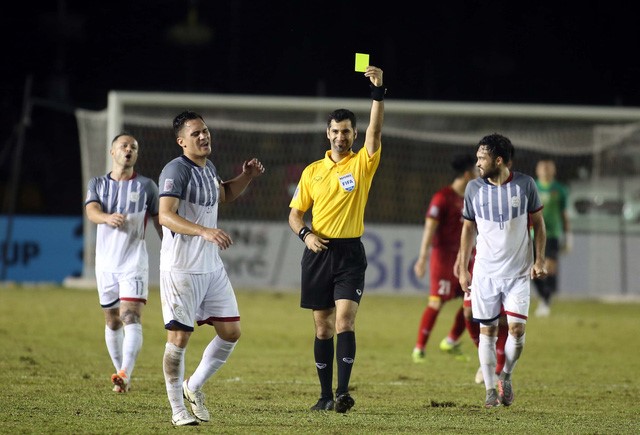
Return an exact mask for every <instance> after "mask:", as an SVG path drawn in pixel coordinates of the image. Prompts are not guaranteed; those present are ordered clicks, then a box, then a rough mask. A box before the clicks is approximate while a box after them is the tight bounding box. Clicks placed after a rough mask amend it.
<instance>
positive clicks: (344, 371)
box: [336, 331, 356, 397]
mask: <svg viewBox="0 0 640 435" xmlns="http://www.w3.org/2000/svg"><path fill="white" fill-rule="evenodd" d="M355 359H356V333H355V332H353V331H346V332H341V333H339V334H338V343H337V345H336V360H337V363H338V388H337V389H336V397H337V396H339V395H340V394H343V393H347V392H349V379H350V378H351V369H352V368H353V362H354V360H355Z"/></svg>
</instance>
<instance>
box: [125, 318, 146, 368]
mask: <svg viewBox="0 0 640 435" xmlns="http://www.w3.org/2000/svg"><path fill="white" fill-rule="evenodd" d="M123 329H124V340H123V342H122V366H121V367H120V369H121V370H124V371H125V373H126V374H127V377H129V378H130V377H131V373H132V372H133V367H134V366H135V365H136V358H138V353H140V349H141V348H142V324H140V323H132V324H130V325H124V328H123Z"/></svg>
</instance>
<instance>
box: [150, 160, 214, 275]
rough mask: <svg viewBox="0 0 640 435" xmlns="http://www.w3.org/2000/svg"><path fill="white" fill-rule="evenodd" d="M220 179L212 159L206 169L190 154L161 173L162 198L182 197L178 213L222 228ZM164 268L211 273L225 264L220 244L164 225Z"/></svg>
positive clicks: (169, 164) (162, 263) (206, 224)
mask: <svg viewBox="0 0 640 435" xmlns="http://www.w3.org/2000/svg"><path fill="white" fill-rule="evenodd" d="M220 182H221V180H220V178H219V177H218V172H217V170H216V167H215V166H214V165H213V163H212V162H211V161H210V160H207V164H206V165H205V167H204V168H202V167H200V166H198V165H196V164H195V163H194V162H192V161H191V160H189V159H188V158H187V157H186V156H184V155H183V156H180V157H177V158H175V159H173V160H172V161H170V162H169V163H167V165H166V166H165V167H164V169H163V170H162V173H161V174H160V180H159V186H160V197H163V196H172V197H175V198H179V199H180V203H179V206H178V211H177V213H178V215H179V216H181V217H183V218H185V219H186V220H188V221H191V222H193V223H196V224H198V225H202V226H203V227H207V228H217V227H218V198H219V195H220ZM162 231H163V236H162V249H161V251H160V270H163V271H168V272H182V273H209V272H213V271H215V270H217V269H218V268H219V267H222V260H221V259H220V255H219V249H218V245H216V244H215V243H211V242H208V241H206V240H205V239H203V238H202V237H199V236H188V235H184V234H177V233H173V232H172V231H171V230H169V229H168V228H166V227H162Z"/></svg>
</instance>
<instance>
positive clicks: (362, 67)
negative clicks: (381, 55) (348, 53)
mask: <svg viewBox="0 0 640 435" xmlns="http://www.w3.org/2000/svg"><path fill="white" fill-rule="evenodd" d="M368 66H369V55H368V54H364V53H356V71H360V72H365V71H366V70H367V67H368Z"/></svg>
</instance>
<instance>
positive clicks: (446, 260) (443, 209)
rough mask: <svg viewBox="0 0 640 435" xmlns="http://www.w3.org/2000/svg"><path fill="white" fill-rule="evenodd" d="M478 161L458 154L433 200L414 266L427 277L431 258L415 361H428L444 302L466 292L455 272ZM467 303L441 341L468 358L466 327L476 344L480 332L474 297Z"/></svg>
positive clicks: (450, 349) (414, 354)
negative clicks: (448, 181)
mask: <svg viewBox="0 0 640 435" xmlns="http://www.w3.org/2000/svg"><path fill="white" fill-rule="evenodd" d="M475 164H476V159H475V157H474V156H473V155H459V156H456V157H455V158H454V159H453V160H452V161H451V167H452V168H453V171H454V180H453V182H452V183H451V184H450V185H448V186H445V187H443V188H442V189H440V190H439V191H437V192H436V193H435V194H434V196H433V197H432V199H431V202H430V203H429V208H428V210H427V215H426V218H425V225H424V232H423V236H422V243H421V245H420V254H419V256H418V260H417V261H416V263H415V265H414V267H413V270H414V273H415V274H416V276H417V277H418V278H423V277H424V276H425V272H426V265H427V262H428V261H429V260H430V261H429V281H430V294H429V302H428V304H427V307H426V308H425V310H424V312H423V314H422V319H421V321H420V326H419V328H418V338H417V340H416V345H415V347H414V350H413V353H412V357H413V361H414V362H416V363H421V362H424V361H425V347H426V345H427V342H428V341H429V336H430V334H431V331H432V330H433V327H434V325H435V323H436V320H437V318H438V314H439V313H440V309H441V308H442V306H443V305H444V303H445V302H447V301H449V300H452V299H454V298H458V297H460V298H461V297H463V295H464V292H463V291H462V289H461V287H460V283H459V282H458V278H456V277H455V275H454V265H455V263H456V257H457V255H458V250H459V248H460V233H461V231H462V208H463V206H464V203H463V198H464V190H465V187H466V186H467V183H468V182H469V181H470V180H472V179H474V178H476V176H477V173H476V166H475ZM470 267H471V265H470ZM466 305H468V307H467V308H463V306H462V305H461V306H460V309H459V310H458V311H457V312H456V316H455V318H454V323H453V326H452V328H451V331H450V332H449V335H448V336H447V337H446V338H444V339H443V340H442V342H441V343H440V349H441V350H443V351H446V352H448V353H451V354H453V355H455V356H456V358H459V359H463V360H468V357H466V356H465V355H463V354H462V352H461V351H460V336H461V335H462V333H463V332H464V330H465V327H466V328H467V330H468V331H469V334H470V335H471V338H472V340H473V341H474V343H475V344H476V346H477V344H478V334H479V328H478V326H479V325H478V323H475V322H472V320H471V305H470V301H469V303H468V304H466ZM465 310H466V315H465Z"/></svg>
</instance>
